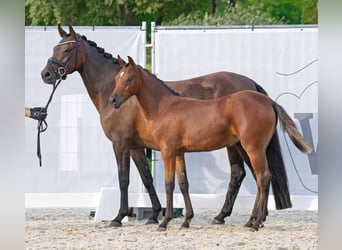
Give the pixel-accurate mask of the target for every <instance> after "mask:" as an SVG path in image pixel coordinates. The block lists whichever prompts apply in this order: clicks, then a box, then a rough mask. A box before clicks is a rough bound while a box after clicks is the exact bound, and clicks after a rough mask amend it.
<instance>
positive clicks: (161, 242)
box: [25, 208, 318, 250]
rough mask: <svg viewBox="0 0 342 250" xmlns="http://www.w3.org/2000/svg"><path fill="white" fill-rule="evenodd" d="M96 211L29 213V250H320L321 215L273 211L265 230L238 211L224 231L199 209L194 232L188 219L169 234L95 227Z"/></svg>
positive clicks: (140, 227)
mask: <svg viewBox="0 0 342 250" xmlns="http://www.w3.org/2000/svg"><path fill="white" fill-rule="evenodd" d="M91 211H95V208H94V209H92V208H62V209H61V208H58V209H57V208H56V209H50V208H49V209H27V210H26V234H25V247H26V249H35V250H36V249H163V250H166V249H278V250H284V249H317V248H318V212H317V211H298V210H291V209H290V210H280V211H276V210H270V211H269V216H268V217H267V221H266V222H265V227H264V228H261V229H260V230H259V231H258V232H251V231H250V230H249V229H248V228H245V227H244V223H246V222H247V220H248V218H249V214H250V211H249V210H240V211H234V212H233V213H232V216H231V217H229V218H227V219H226V223H225V224H224V225H211V224H210V222H211V220H212V219H213V218H214V216H215V215H216V214H217V212H218V211H217V210H208V209H206V210H203V209H194V212H195V217H194V218H193V220H192V222H191V224H190V228H189V229H180V226H181V223H182V221H183V218H182V217H180V218H176V219H174V220H172V221H171V222H170V224H169V226H168V229H167V231H165V232H158V231H157V225H145V224H144V223H145V222H146V221H145V220H136V219H135V218H129V220H128V221H127V222H124V223H123V226H122V227H121V228H109V227H108V225H109V222H107V221H106V222H94V220H92V219H90V218H89V217H88V216H89V214H90V212H91Z"/></svg>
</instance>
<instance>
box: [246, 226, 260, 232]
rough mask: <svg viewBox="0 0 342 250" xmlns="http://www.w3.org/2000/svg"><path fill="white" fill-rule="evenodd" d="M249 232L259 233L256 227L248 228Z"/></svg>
mask: <svg viewBox="0 0 342 250" xmlns="http://www.w3.org/2000/svg"><path fill="white" fill-rule="evenodd" d="M248 230H249V231H251V232H255V231H258V230H256V229H255V228H254V227H248Z"/></svg>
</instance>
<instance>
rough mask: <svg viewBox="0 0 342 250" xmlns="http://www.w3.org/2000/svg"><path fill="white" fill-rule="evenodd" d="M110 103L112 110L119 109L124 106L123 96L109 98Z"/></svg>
mask: <svg viewBox="0 0 342 250" xmlns="http://www.w3.org/2000/svg"><path fill="white" fill-rule="evenodd" d="M109 103H110V106H112V108H115V109H118V108H120V106H121V104H122V95H114V96H111V97H110V98H109Z"/></svg>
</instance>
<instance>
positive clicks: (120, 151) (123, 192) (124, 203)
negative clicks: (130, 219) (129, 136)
mask: <svg viewBox="0 0 342 250" xmlns="http://www.w3.org/2000/svg"><path fill="white" fill-rule="evenodd" d="M113 148H114V152H115V157H116V162H117V165H118V175H119V186H120V209H119V213H118V215H117V216H116V217H115V218H114V219H113V220H112V222H111V223H110V225H109V226H110V227H121V226H122V223H121V221H122V219H123V218H124V217H125V216H127V215H128V185H129V170H130V160H129V149H127V148H123V147H121V146H119V145H117V144H114V143H113Z"/></svg>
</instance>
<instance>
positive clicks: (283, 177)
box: [254, 83, 292, 210]
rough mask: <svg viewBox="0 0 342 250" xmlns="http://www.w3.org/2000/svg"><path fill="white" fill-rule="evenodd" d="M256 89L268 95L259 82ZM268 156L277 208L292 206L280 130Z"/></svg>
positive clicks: (275, 134) (268, 148) (268, 150)
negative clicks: (280, 141) (279, 134)
mask: <svg viewBox="0 0 342 250" xmlns="http://www.w3.org/2000/svg"><path fill="white" fill-rule="evenodd" d="M254 84H255V89H256V91H257V92H259V93H261V94H264V95H266V96H267V95H268V94H267V92H266V91H265V90H264V89H263V88H262V87H261V86H260V85H258V84H257V83H254ZM266 156H267V162H268V168H269V170H270V172H271V174H272V179H271V184H272V191H273V197H274V201H275V206H276V209H278V210H280V209H286V208H291V207H292V203H291V197H290V191H289V185H288V179H287V173H286V168H285V163H284V159H283V155H282V153H281V148H280V143H279V137H278V131H277V130H276V131H275V132H274V134H273V136H272V138H271V141H270V143H269V144H268V146H267V149H266Z"/></svg>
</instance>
